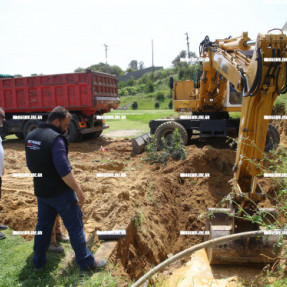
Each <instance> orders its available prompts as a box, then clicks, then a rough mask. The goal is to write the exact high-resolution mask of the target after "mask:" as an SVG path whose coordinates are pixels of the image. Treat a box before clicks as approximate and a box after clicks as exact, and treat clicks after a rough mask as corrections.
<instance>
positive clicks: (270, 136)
mask: <svg viewBox="0 0 287 287" xmlns="http://www.w3.org/2000/svg"><path fill="white" fill-rule="evenodd" d="M279 143H280V135H279V133H278V131H277V129H276V128H275V127H274V126H272V125H268V129H267V135H266V143H265V149H264V151H265V152H269V151H270V150H273V149H276V148H277V147H278V145H279Z"/></svg>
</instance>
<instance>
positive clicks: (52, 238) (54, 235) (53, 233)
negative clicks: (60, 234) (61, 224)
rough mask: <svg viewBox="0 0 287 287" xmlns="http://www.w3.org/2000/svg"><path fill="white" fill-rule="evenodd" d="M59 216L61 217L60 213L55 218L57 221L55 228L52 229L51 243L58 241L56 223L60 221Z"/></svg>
mask: <svg viewBox="0 0 287 287" xmlns="http://www.w3.org/2000/svg"><path fill="white" fill-rule="evenodd" d="M59 218H60V217H59V214H58V215H57V217H56V219H55V223H54V226H53V230H52V235H51V242H50V243H51V244H52V243H55V242H56V225H57V223H58V220H59Z"/></svg>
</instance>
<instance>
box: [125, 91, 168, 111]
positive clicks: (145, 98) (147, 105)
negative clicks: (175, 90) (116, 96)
mask: <svg viewBox="0 0 287 287" xmlns="http://www.w3.org/2000/svg"><path fill="white" fill-rule="evenodd" d="M120 100H121V104H120V107H122V106H125V105H127V104H129V103H133V102H134V101H136V102H137V103H138V109H139V110H155V108H154V104H155V102H156V100H155V96H154V95H152V94H149V95H146V94H137V95H134V96H122V97H121V98H120ZM170 101H171V98H167V97H165V99H164V101H162V102H159V101H158V102H159V103H160V109H161V110H165V109H166V110H168V109H169V107H168V104H169V102H170ZM129 109H130V110H131V109H132V108H131V106H130V107H129Z"/></svg>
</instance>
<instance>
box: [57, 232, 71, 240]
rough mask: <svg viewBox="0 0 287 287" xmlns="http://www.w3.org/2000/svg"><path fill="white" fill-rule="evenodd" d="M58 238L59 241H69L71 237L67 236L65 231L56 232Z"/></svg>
mask: <svg viewBox="0 0 287 287" xmlns="http://www.w3.org/2000/svg"><path fill="white" fill-rule="evenodd" d="M56 240H57V241H58V242H68V241H69V238H68V237H67V236H65V234H63V233H58V234H56Z"/></svg>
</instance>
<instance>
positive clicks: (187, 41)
mask: <svg viewBox="0 0 287 287" xmlns="http://www.w3.org/2000/svg"><path fill="white" fill-rule="evenodd" d="M185 35H186V44H187V58H188V59H189V54H190V52H189V38H188V33H185Z"/></svg>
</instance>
